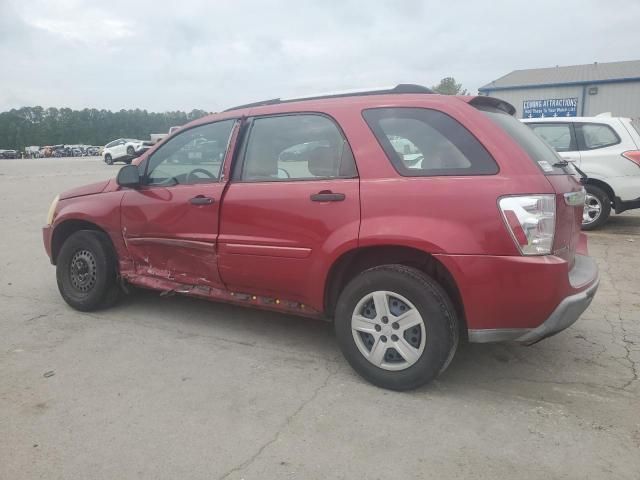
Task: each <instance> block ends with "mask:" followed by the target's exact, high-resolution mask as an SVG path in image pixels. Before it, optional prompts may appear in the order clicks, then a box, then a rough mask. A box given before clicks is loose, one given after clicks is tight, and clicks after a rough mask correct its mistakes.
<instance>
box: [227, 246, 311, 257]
mask: <svg viewBox="0 0 640 480" xmlns="http://www.w3.org/2000/svg"><path fill="white" fill-rule="evenodd" d="M220 250H221V251H222V252H224V253H228V254H231V255H259V256H263V257H284V258H308V257H309V255H311V249H310V248H304V247H282V246H276V245H255V244H253V245H248V244H243V243H221V244H220Z"/></svg>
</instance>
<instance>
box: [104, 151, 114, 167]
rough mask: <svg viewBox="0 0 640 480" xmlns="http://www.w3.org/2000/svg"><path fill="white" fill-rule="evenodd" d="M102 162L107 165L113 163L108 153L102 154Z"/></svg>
mask: <svg viewBox="0 0 640 480" xmlns="http://www.w3.org/2000/svg"><path fill="white" fill-rule="evenodd" d="M104 163H106V164H107V165H113V158H112V157H111V155H109V154H108V153H107V154H106V155H105V156H104Z"/></svg>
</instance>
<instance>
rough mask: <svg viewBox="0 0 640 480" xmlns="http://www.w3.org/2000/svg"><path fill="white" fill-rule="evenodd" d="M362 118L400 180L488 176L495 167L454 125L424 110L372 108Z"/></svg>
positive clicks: (466, 133)
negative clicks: (408, 178)
mask: <svg viewBox="0 0 640 480" xmlns="http://www.w3.org/2000/svg"><path fill="white" fill-rule="evenodd" d="M363 115H364V118H365V120H366V122H367V124H368V125H369V127H370V128H371V130H372V131H373V133H374V135H375V136H376V138H377V139H378V142H380V145H381V146H382V148H383V149H384V151H385V153H386V154H387V157H388V158H389V160H390V161H391V163H392V164H393V166H394V167H395V169H396V170H397V171H398V173H400V175H404V176H411V177H415V176H436V175H492V174H495V173H497V172H498V165H497V164H496V162H495V161H494V160H493V158H492V157H491V155H490V154H489V152H487V150H486V149H485V148H484V147H483V146H482V144H480V142H479V141H478V140H477V139H476V138H475V137H474V136H473V135H472V134H471V133H470V132H469V131H468V130H467V129H466V128H465V127H463V126H462V125H461V124H460V123H459V122H458V121H456V120H455V119H453V118H451V117H450V116H448V115H446V114H444V113H442V112H439V111H437V110H431V109H426V108H375V109H370V110H365V111H364V112H363Z"/></svg>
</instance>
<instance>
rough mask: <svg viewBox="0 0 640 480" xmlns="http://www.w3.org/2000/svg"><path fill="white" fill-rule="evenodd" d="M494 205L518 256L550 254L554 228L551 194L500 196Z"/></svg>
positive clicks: (553, 197)
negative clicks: (498, 210) (515, 246)
mask: <svg viewBox="0 0 640 480" xmlns="http://www.w3.org/2000/svg"><path fill="white" fill-rule="evenodd" d="M498 205H499V206H500V210H501V211H502V216H503V218H504V221H505V224H506V225H507V228H508V229H509V232H510V233H511V236H512V237H513V240H514V242H515V243H516V245H517V247H518V249H519V250H520V253H522V255H549V254H551V249H552V247H553V235H554V233H555V229H556V199H555V196H554V195H519V196H509V197H502V198H501V199H500V201H499V202H498Z"/></svg>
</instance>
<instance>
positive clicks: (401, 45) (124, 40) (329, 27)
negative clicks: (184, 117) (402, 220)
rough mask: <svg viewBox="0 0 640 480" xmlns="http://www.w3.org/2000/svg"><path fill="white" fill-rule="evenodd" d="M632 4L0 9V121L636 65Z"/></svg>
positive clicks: (14, 4)
mask: <svg viewBox="0 0 640 480" xmlns="http://www.w3.org/2000/svg"><path fill="white" fill-rule="evenodd" d="M639 20H640V1H638V0H608V1H604V0H602V1H599V0H593V1H591V0H562V1H559V0H536V1H524V0H522V1H517V0H489V1H487V0H485V1H457V0H449V1H442V0H440V1H428V0H424V1H417V0H395V1H375V0H360V1H352V0H340V1H334V0H324V1H313V2H312V1H306V0H298V1H285V0H273V1H269V0H264V1H258V0H254V1H242V0H235V1H223V0H180V1H175V0H174V1H168V0H155V1H148V0H141V1H136V0H126V1H124V0H0V111H4V110H8V109H11V108H19V107H22V106H34V105H41V106H43V107H70V108H76V109H81V108H106V109H111V110H120V109H123V108H124V109H130V108H144V109H147V110H150V111H168V110H185V111H189V110H192V109H194V108H198V109H203V110H207V111H218V110H222V109H224V108H227V107H230V106H233V105H236V104H242V103H248V102H252V101H258V100H264V99H268V98H275V97H293V96H302V95H309V94H313V93H318V92H328V91H335V90H343V89H351V88H366V87H375V86H381V85H395V84H397V83H418V84H422V85H426V86H432V85H434V84H437V83H438V81H439V80H440V79H441V78H443V77H446V76H453V77H455V78H456V80H457V81H458V82H461V83H462V84H463V86H464V87H465V88H467V89H468V90H469V91H470V92H471V93H474V94H475V93H476V92H477V89H478V88H479V87H481V86H482V85H484V84H486V83H489V82H490V81H492V80H495V79H497V78H499V77H501V76H503V75H505V74H507V73H509V72H511V71H513V70H517V69H525V68H537V67H552V66H555V65H575V64H582V63H592V62H596V61H597V62H609V61H620V60H636V59H638V58H639V57H640V33H639V31H638V28H637V25H638V21H639Z"/></svg>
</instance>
